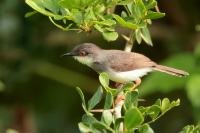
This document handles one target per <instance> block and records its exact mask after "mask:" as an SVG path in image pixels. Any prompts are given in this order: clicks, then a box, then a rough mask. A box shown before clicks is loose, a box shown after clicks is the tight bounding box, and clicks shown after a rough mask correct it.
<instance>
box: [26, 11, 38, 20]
mask: <svg viewBox="0 0 200 133" xmlns="http://www.w3.org/2000/svg"><path fill="white" fill-rule="evenodd" d="M36 13H37V11H32V12H27V13H26V14H25V17H26V18H28V17H31V16H33V15H35V14H36Z"/></svg>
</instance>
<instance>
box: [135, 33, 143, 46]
mask: <svg viewBox="0 0 200 133" xmlns="http://www.w3.org/2000/svg"><path fill="white" fill-rule="evenodd" d="M141 34H142V33H141V31H140V29H137V30H135V39H136V41H137V43H138V44H140V43H141V42H142V37H141Z"/></svg>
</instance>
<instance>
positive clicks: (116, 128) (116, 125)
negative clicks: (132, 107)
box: [114, 117, 124, 133]
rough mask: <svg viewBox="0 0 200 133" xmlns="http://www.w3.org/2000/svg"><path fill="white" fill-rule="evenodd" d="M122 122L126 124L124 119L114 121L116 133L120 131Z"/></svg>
mask: <svg viewBox="0 0 200 133" xmlns="http://www.w3.org/2000/svg"><path fill="white" fill-rule="evenodd" d="M121 122H124V117H121V118H117V119H115V121H114V129H115V131H116V133H117V132H118V131H119V126H120V123H121Z"/></svg>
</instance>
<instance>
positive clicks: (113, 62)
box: [106, 50, 156, 72]
mask: <svg viewBox="0 0 200 133" xmlns="http://www.w3.org/2000/svg"><path fill="white" fill-rule="evenodd" d="M111 53H115V54H114V55H113V54H111ZM106 57H107V60H108V61H109V62H110V67H111V68H112V69H113V70H115V71H120V72H124V71H131V70H136V69H141V68H146V67H154V66H155V65H156V63H155V62H153V61H151V60H150V59H149V58H148V57H146V56H144V55H142V54H138V53H132V52H124V51H120V50H108V52H107V56H106Z"/></svg>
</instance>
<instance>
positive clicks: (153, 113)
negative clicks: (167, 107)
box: [147, 105, 161, 120]
mask: <svg viewBox="0 0 200 133" xmlns="http://www.w3.org/2000/svg"><path fill="white" fill-rule="evenodd" d="M160 113H161V108H160V106H158V105H152V106H150V107H149V108H148V109H147V114H148V115H149V116H150V117H151V119H153V120H154V119H156V118H157V116H158V115H159V114H160Z"/></svg>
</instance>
